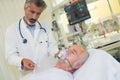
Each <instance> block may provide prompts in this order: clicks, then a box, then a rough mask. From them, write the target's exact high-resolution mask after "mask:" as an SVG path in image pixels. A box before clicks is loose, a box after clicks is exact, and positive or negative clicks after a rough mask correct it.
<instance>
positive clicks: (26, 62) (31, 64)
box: [21, 58, 35, 70]
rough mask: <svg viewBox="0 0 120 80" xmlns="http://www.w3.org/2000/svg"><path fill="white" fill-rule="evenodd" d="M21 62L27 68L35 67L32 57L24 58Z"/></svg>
mask: <svg viewBox="0 0 120 80" xmlns="http://www.w3.org/2000/svg"><path fill="white" fill-rule="evenodd" d="M21 63H22V65H23V67H24V69H25V70H33V69H34V68H35V63H34V62H33V61H32V60H30V59H26V58H23V59H22V62H21Z"/></svg>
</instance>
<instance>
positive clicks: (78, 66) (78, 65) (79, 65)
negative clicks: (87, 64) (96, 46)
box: [73, 63, 83, 69]
mask: <svg viewBox="0 0 120 80" xmlns="http://www.w3.org/2000/svg"><path fill="white" fill-rule="evenodd" d="M82 65H83V63H79V64H76V65H74V66H73V68H74V69H79V68H80V67H81V66H82Z"/></svg>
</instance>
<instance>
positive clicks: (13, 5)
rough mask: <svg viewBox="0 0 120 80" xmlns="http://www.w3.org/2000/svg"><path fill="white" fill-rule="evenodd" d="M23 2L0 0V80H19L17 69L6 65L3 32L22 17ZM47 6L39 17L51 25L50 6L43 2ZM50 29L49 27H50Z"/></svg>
mask: <svg viewBox="0 0 120 80" xmlns="http://www.w3.org/2000/svg"><path fill="white" fill-rule="evenodd" d="M24 1H25V0H0V80H19V77H20V73H19V72H18V71H17V69H15V68H13V67H11V66H10V65H8V63H7V62H6V60H5V57H4V54H5V46H4V42H5V39H4V38H5V30H6V28H7V27H8V26H9V25H11V24H12V23H15V22H16V21H17V20H19V19H20V18H21V17H23V16H24V10H23V6H24ZM45 1H46V3H47V4H48V7H47V9H46V10H45V11H44V12H43V13H42V15H41V16H40V18H41V19H39V20H41V21H42V22H45V23H46V24H47V25H51V19H52V18H51V15H52V14H51V12H52V9H51V4H50V2H49V0H45ZM50 27H51V26H50Z"/></svg>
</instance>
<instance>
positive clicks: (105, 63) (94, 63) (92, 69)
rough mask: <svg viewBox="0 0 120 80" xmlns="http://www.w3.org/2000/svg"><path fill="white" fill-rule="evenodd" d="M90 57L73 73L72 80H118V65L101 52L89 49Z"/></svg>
mask: <svg viewBox="0 0 120 80" xmlns="http://www.w3.org/2000/svg"><path fill="white" fill-rule="evenodd" d="M88 52H89V54H90V56H89V58H88V60H87V61H86V62H85V63H84V65H83V66H82V67H81V68H80V69H78V70H77V71H76V72H74V74H73V76H74V80H120V63H119V62H117V61H116V60H115V59H114V58H113V57H112V56H111V55H110V54H108V53H106V52H105V51H102V50H96V49H89V50H88Z"/></svg>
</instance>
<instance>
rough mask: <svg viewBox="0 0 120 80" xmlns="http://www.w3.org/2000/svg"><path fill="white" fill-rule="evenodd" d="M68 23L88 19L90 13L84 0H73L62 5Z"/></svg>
mask: <svg viewBox="0 0 120 80" xmlns="http://www.w3.org/2000/svg"><path fill="white" fill-rule="evenodd" d="M64 10H65V12H66V15H67V18H68V22H69V24H70V25H72V24H75V23H78V22H81V21H83V20H86V19H89V18H90V14H89V11H88V8H87V5H86V1H85V0H78V1H75V2H73V3H71V4H69V5H67V6H65V7H64Z"/></svg>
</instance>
